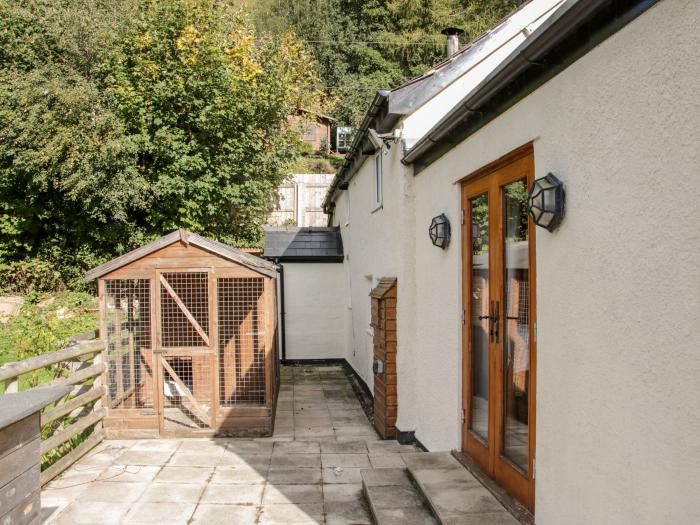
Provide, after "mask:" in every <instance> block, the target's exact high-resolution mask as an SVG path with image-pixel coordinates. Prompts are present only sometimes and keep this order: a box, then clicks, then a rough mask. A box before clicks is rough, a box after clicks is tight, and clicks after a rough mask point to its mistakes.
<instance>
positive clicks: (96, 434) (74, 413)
mask: <svg viewBox="0 0 700 525" xmlns="http://www.w3.org/2000/svg"><path fill="white" fill-rule="evenodd" d="M92 335H93V336H94V333H93V334H92ZM104 349H105V344H104V342H103V341H101V340H97V339H86V338H85V336H82V337H81V336H78V338H75V340H74V341H73V342H72V343H71V344H70V345H69V346H67V347H66V348H64V349H62V350H59V351H57V352H51V353H49V354H44V355H39V356H36V357H30V358H29V359H25V360H23V361H16V362H12V363H7V364H5V365H3V366H0V384H2V383H4V384H5V393H6V394H9V393H13V392H18V391H19V389H20V378H21V377H22V376H24V375H25V374H32V373H34V374H36V372H37V371H40V370H44V369H48V370H50V371H51V373H50V374H49V375H48V376H49V377H48V379H47V380H46V381H45V382H43V383H40V384H37V385H36V386H32V388H44V387H51V386H72V387H73V390H71V392H70V393H69V394H68V395H67V396H65V397H64V398H63V399H61V400H59V401H58V402H56V403H55V404H54V405H50V406H48V407H47V408H46V409H45V410H44V411H43V412H42V414H41V428H42V430H41V440H42V441H41V455H42V458H43V459H44V463H47V464H48V466H47V467H46V468H45V469H44V470H43V471H42V473H41V484H42V485H44V484H46V483H48V482H49V481H50V480H52V479H53V478H55V477H56V476H58V475H59V474H60V473H61V472H63V471H64V470H66V469H67V468H68V467H69V466H70V465H72V464H73V463H75V462H76V461H77V460H78V459H80V458H81V457H82V456H84V455H85V454H86V453H87V452H88V451H89V450H90V449H92V448H93V447H95V446H96V445H97V444H98V443H100V441H102V440H103V439H104V435H105V433H104V429H103V428H102V419H103V418H104V416H105V408H104V407H103V406H102V398H103V396H104V395H105V387H104V385H103V384H102V379H101V375H102V373H103V372H104V370H105V365H104V362H103V357H102V353H103V350H104ZM90 429H92V430H90Z"/></svg>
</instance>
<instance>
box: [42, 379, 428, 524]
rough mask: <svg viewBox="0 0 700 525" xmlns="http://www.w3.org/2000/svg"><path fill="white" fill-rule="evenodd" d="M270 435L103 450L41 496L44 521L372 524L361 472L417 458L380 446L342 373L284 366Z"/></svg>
mask: <svg viewBox="0 0 700 525" xmlns="http://www.w3.org/2000/svg"><path fill="white" fill-rule="evenodd" d="M281 375H282V384H281V387H280V395H279V401H278V406H277V418H276V424H275V434H274V435H273V436H272V437H269V438H259V439H231V438H226V439H223V438H222V439H156V440H130V441H124V440H120V441H116V440H112V441H106V442H104V443H102V444H101V445H100V446H99V447H97V448H96V449H95V450H93V451H92V452H91V453H90V454H88V455H87V456H86V457H84V458H83V459H82V460H81V461H79V462H78V463H76V464H75V465H74V466H73V467H71V468H70V469H69V470H68V471H66V472H65V473H64V474H63V475H62V476H60V477H59V478H57V479H56V480H54V481H53V482H51V483H50V484H49V485H48V486H47V487H45V489H44V490H43V491H42V522H43V523H51V524H57V525H67V524H71V525H72V524H77V525H79V524H88V523H89V524H96V523H99V524H112V523H114V524H141V523H144V524H148V525H160V524H167V525H177V524H187V523H193V524H194V523H206V524H212V525H215V524H218V523H222V524H223V523H226V524H232V523H233V524H236V525H239V524H240V525H246V524H261V525H266V524H269V525H274V524H301V525H306V524H328V525H350V524H353V525H362V524H370V523H372V521H371V518H370V514H369V509H368V506H367V504H366V502H365V499H364V498H363V496H362V475H361V472H362V471H363V470H365V471H366V470H367V469H382V468H405V467H406V465H405V462H404V456H406V457H408V456H409V455H413V454H416V453H420V452H419V451H417V450H416V449H415V448H414V447H412V446H408V445H399V444H398V443H397V442H395V441H379V438H378V436H377V434H376V433H375V431H374V429H373V428H372V426H371V424H370V422H369V421H368V420H367V418H366V416H365V413H364V412H363V410H362V408H361V406H360V403H359V401H358V400H357V397H356V396H355V394H354V392H353V390H352V387H351V384H350V382H349V381H348V378H347V376H346V374H345V372H344V370H343V369H342V367H332V366H328V367H283V368H282V372H281Z"/></svg>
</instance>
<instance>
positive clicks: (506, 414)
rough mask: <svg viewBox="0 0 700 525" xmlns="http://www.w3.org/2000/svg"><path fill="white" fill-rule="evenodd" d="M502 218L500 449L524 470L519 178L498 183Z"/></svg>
mask: <svg viewBox="0 0 700 525" xmlns="http://www.w3.org/2000/svg"><path fill="white" fill-rule="evenodd" d="M503 222H504V224H503V230H504V243H505V245H504V251H503V256H504V272H503V280H504V282H503V285H504V305H503V306H504V311H503V314H504V317H505V318H504V320H503V339H502V349H503V374H504V377H503V390H504V392H503V394H504V396H503V398H504V404H503V454H504V455H505V456H506V457H507V458H508V459H509V460H510V461H512V462H513V463H515V464H516V465H517V466H518V467H520V468H521V469H523V470H524V471H525V472H527V468H528V397H529V391H528V389H529V383H530V381H529V375H530V315H529V314H530V304H529V293H528V292H529V290H528V285H529V281H530V279H529V259H528V232H527V187H526V184H525V181H518V182H514V183H512V184H508V185H506V186H504V187H503Z"/></svg>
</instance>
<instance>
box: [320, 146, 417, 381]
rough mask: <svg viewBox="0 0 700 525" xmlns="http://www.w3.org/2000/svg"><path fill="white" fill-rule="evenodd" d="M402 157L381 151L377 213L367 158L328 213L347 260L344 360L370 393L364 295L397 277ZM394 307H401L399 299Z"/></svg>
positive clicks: (369, 342)
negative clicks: (380, 196) (338, 230)
mask: <svg viewBox="0 0 700 525" xmlns="http://www.w3.org/2000/svg"><path fill="white" fill-rule="evenodd" d="M401 154H402V152H401V148H400V147H399V145H398V144H394V145H393V147H391V148H390V149H388V150H387V149H386V148H385V149H384V150H383V153H382V155H383V157H382V160H383V173H384V176H383V187H382V193H383V205H382V207H381V208H380V209H376V210H375V209H374V200H373V196H374V170H375V168H374V160H373V158H369V159H367V161H366V162H365V163H364V164H363V166H362V167H361V168H360V170H359V171H358V172H357V173H356V174H355V176H354V177H353V178H352V180H351V181H350V186H349V188H348V189H347V190H345V191H342V192H340V193H339V195H338V197H337V198H336V200H335V203H336V207H335V210H334V212H333V225H334V226H340V228H341V234H342V237H343V250H344V252H345V255H346V259H345V264H344V266H345V271H346V276H345V279H346V282H347V286H348V288H349V289H350V291H351V292H350V295H349V300H348V303H347V304H346V308H347V313H346V316H347V320H348V323H349V327H351V328H350V330H349V331H348V333H347V337H348V342H347V355H346V359H347V361H348V362H349V363H350V365H351V366H352V367H353V368H354V369H355V371H356V372H357V373H358V374H359V375H360V377H362V379H363V380H364V381H365V382H366V383H367V386H368V387H369V388H370V389H372V387H373V375H372V357H373V352H374V351H373V346H372V345H373V341H372V332H371V329H370V326H369V323H370V317H371V302H370V298H369V293H370V291H371V290H372V288H374V286H376V284H377V281H378V280H379V279H380V278H382V277H399V276H398V266H399V263H398V261H399V257H400V255H399V253H400V249H401V242H400V236H399V234H398V231H399V230H398V228H399V223H400V222H401V218H400V210H401V209H402V207H403V206H404V203H403V200H402V199H403V192H402V184H403V180H404V176H403V171H404V170H403V169H402V168H401V166H402V165H401V162H400V159H401ZM399 280H400V279H399ZM399 292H400V290H399ZM397 304H399V305H400V304H401V298H400V297H399V299H398V301H397ZM398 322H399V323H400V322H401V321H400V320H399V321H398ZM399 353H400V350H399ZM397 359H398V358H397ZM399 381H400V380H399Z"/></svg>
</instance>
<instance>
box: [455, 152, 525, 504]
mask: <svg viewBox="0 0 700 525" xmlns="http://www.w3.org/2000/svg"><path fill="white" fill-rule="evenodd" d="M533 164H534V163H533V156H532V149H531V148H522V149H521V150H519V151H518V152H515V153H513V154H511V155H509V156H507V157H504V159H502V160H501V161H497V162H496V163H494V164H492V165H490V166H488V167H486V168H484V169H482V170H480V171H479V173H477V174H475V175H474V176H471V177H469V178H467V179H466V181H465V182H464V183H463V184H462V206H463V209H464V217H465V220H464V225H463V231H462V239H463V250H462V256H463V271H464V275H463V286H464V290H463V304H464V310H465V317H464V319H465V322H464V333H463V358H464V359H463V362H464V378H463V379H464V380H463V385H464V390H463V409H464V423H463V428H462V448H463V450H464V452H465V453H467V454H468V455H470V456H471V457H472V458H473V459H474V460H475V461H476V463H477V464H478V465H479V466H480V467H481V468H482V469H483V470H484V471H485V472H486V473H487V474H488V475H489V476H491V477H492V478H493V479H494V480H495V481H496V482H497V483H498V484H499V485H501V486H502V487H503V488H504V489H505V490H506V491H508V492H509V493H510V494H511V495H513V496H514V497H515V498H516V499H518V500H519V501H520V502H521V503H523V505H525V506H526V507H527V508H528V509H530V511H532V512H534V501H535V475H534V466H535V461H534V451H535V333H536V332H535V264H534V263H535V242H534V235H535V232H534V224H533V223H532V221H531V220H530V219H529V217H528V212H527V190H528V188H529V187H530V185H531V184H532V180H533V172H534V165H533Z"/></svg>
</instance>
